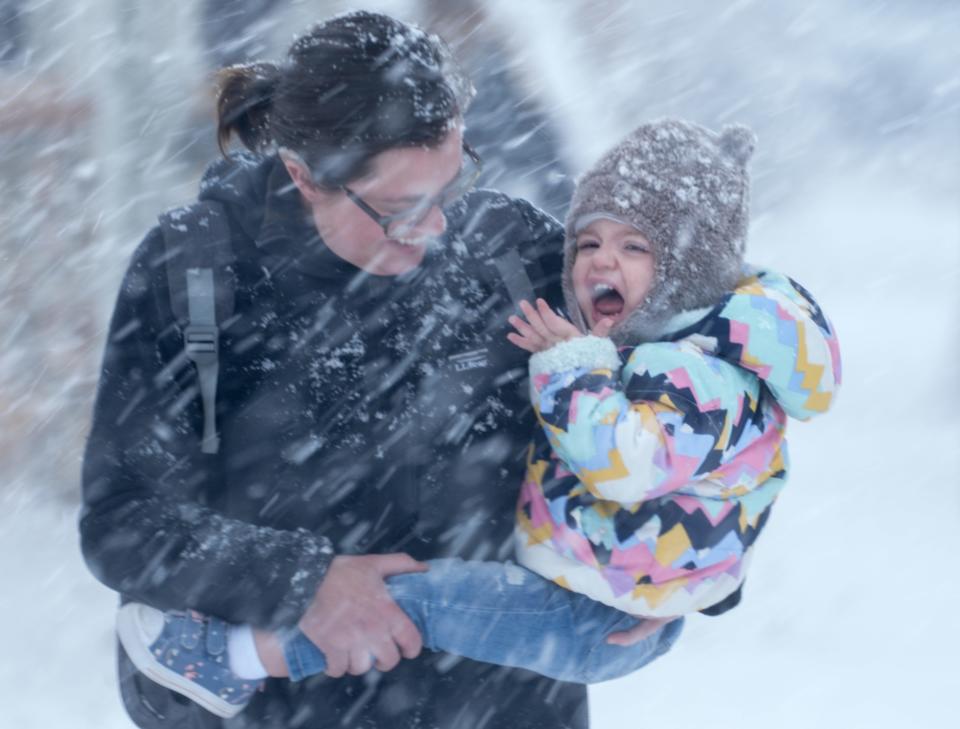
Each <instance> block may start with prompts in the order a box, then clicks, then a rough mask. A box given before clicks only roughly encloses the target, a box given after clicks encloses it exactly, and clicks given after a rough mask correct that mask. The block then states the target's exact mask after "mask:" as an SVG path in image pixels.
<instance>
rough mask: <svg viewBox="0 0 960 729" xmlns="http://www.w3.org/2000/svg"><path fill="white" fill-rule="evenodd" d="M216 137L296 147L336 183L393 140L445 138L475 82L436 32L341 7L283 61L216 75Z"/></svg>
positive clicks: (262, 146) (364, 167) (323, 178)
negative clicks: (431, 33)
mask: <svg viewBox="0 0 960 729" xmlns="http://www.w3.org/2000/svg"><path fill="white" fill-rule="evenodd" d="M218 81H219V94H218V99H217V112H218V120H217V139H218V142H219V144H220V150H221V152H223V153H224V155H226V148H227V145H228V144H229V141H230V137H231V136H232V135H234V134H236V135H237V136H238V137H239V138H240V141H241V142H243V144H244V146H245V147H247V148H248V149H249V150H251V151H253V152H264V151H269V150H274V149H277V148H280V147H284V148H287V149H290V150H292V151H293V152H296V153H297V154H298V155H299V156H300V157H301V158H302V159H303V160H304V162H305V163H306V164H307V165H309V166H310V169H311V171H312V173H313V177H314V180H315V181H316V182H317V183H318V184H320V185H324V186H326V187H337V186H339V185H342V184H344V183H346V182H348V181H350V180H352V179H355V178H356V177H359V176H361V175H363V174H365V173H366V172H367V171H368V170H369V166H370V161H371V160H372V158H373V157H375V156H376V155H378V154H380V153H381V152H384V151H386V150H388V149H392V148H395V147H413V146H424V145H425V146H434V145H437V144H439V143H440V142H441V141H442V140H443V139H444V137H446V135H447V133H448V132H449V131H450V130H451V128H452V126H453V125H454V123H456V121H457V120H458V119H459V118H461V117H462V116H463V114H464V113H465V111H466V106H467V104H468V103H469V99H470V95H471V94H472V87H471V86H470V83H469V81H468V80H467V79H466V78H465V77H464V76H463V74H462V73H461V72H460V70H459V69H458V68H456V67H455V65H454V64H453V62H452V59H451V57H450V54H449V51H448V49H447V48H446V46H445V45H444V43H443V41H441V40H440V39H439V38H438V37H436V36H428V35H427V34H426V33H424V32H423V31H422V30H420V29H419V28H417V27H415V26H411V25H408V24H406V23H402V22H400V21H398V20H394V19H393V18H390V17H388V16H386V15H380V14H378V13H370V12H366V11H359V12H353V13H348V14H345V15H339V16H336V17H334V18H331V19H330V20H327V21H325V22H323V23H320V24H319V25H316V26H314V27H313V28H311V29H310V30H309V31H308V32H307V33H306V34H305V35H303V36H301V37H300V38H298V39H297V40H296V41H294V43H293V45H292V46H291V47H290V50H289V52H288V54H287V59H286V61H285V62H284V63H282V64H274V63H253V64H248V65H243V66H232V67H230V68H225V69H223V70H222V71H220V73H219V76H218Z"/></svg>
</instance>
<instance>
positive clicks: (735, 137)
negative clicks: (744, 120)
mask: <svg viewBox="0 0 960 729" xmlns="http://www.w3.org/2000/svg"><path fill="white" fill-rule="evenodd" d="M756 147H757V135H756V134H754V133H753V132H752V131H750V129H749V128H747V127H745V126H744V125H743V124H728V125H727V126H725V127H724V128H723V131H722V132H721V133H720V149H722V150H723V151H724V152H726V153H727V154H728V155H730V157H732V158H733V159H735V160H736V161H737V162H738V163H740V164H741V165H745V164H746V163H747V161H748V160H749V159H750V158H751V157H752V156H753V150H754V149H756Z"/></svg>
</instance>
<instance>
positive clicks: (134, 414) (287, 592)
mask: <svg viewBox="0 0 960 729" xmlns="http://www.w3.org/2000/svg"><path fill="white" fill-rule="evenodd" d="M162 253H163V241H162V237H161V234H160V232H159V231H158V230H154V231H153V232H151V233H150V234H149V235H148V236H147V238H146V240H145V241H144V242H143V244H141V246H140V247H139V248H138V250H137V252H136V253H135V255H134V258H133V261H132V263H131V265H130V267H129V270H128V271H127V274H126V277H125V279H124V282H123V286H122V288H121V291H120V294H119V297H118V300H117V304H116V308H115V311H114V314H113V319H112V323H111V325H110V331H109V334H108V338H107V347H106V352H105V355H104V360H103V367H102V372H101V378H100V383H99V387H98V392H97V398H96V404H95V407H94V413H93V425H92V430H91V433H90V437H89V440H88V443H87V447H86V453H85V456H84V463H83V512H82V515H81V520H80V533H81V538H82V548H83V553H84V556H85V558H86V560H87V563H88V565H89V567H90V569H91V571H92V572H93V573H94V574H95V575H96V576H97V578H98V579H100V580H101V581H102V582H104V584H106V585H108V586H109V587H111V588H113V589H115V590H117V591H119V592H123V593H125V594H127V595H129V596H130V597H132V598H134V599H136V600H138V601H141V602H145V603H148V604H151V605H154V606H157V607H160V608H164V609H172V608H176V609H183V608H185V607H193V608H197V609H199V610H201V611H203V612H207V613H211V614H214V615H218V616H220V617H223V618H225V619H227V620H230V621H233V622H238V623H244V622H245V623H253V624H255V625H261V626H280V625H292V624H294V623H296V621H297V620H298V619H299V618H300V616H301V615H302V614H303V612H304V611H305V609H306V608H307V606H308V605H309V604H310V602H311V601H312V600H313V598H314V595H315V592H316V589H317V586H318V585H319V583H320V582H321V580H322V579H323V576H324V574H325V571H326V568H327V566H328V564H329V563H330V561H331V559H332V558H333V552H332V549H331V546H330V543H329V541H328V540H326V539H324V538H323V537H320V536H316V535H314V534H311V533H309V532H307V531H304V530H298V531H283V530H277V529H270V528H265V527H260V526H256V525H254V524H249V523H246V522H242V521H238V520H235V519H229V518H227V517H225V516H224V515H223V514H221V513H219V512H217V511H215V510H213V509H211V508H208V507H206V506H204V505H203V504H204V502H205V497H206V495H207V494H210V493H213V492H215V491H216V490H217V489H218V488H219V485H220V484H219V478H220V477H219V468H218V467H217V461H216V457H215V456H209V455H204V454H203V453H201V452H200V448H199V445H198V444H199V437H200V436H199V431H198V428H199V423H200V422H201V418H200V415H199V403H198V399H199V398H198V397H197V394H196V385H195V380H196V377H195V370H194V368H193V365H192V364H190V363H189V362H188V361H186V359H185V358H184V356H183V353H182V339H181V338H180V335H179V331H178V329H177V327H176V326H175V322H174V320H173V315H172V313H171V312H170V307H169V303H168V302H169V297H168V293H167V288H166V282H165V271H164V267H163V264H162V261H163V258H162Z"/></svg>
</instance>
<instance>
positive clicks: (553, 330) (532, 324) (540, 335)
mask: <svg viewBox="0 0 960 729" xmlns="http://www.w3.org/2000/svg"><path fill="white" fill-rule="evenodd" d="M520 309H521V311H523V314H524V316H526V317H527V319H528V320H529V324H528V323H527V322H526V321H524V320H523V319H522V318H521V317H519V316H511V317H510V318H509V319H508V320H507V321H509V322H510V324H512V325H513V326H514V328H515V329H516V330H517V331H516V332H510V333H509V334H508V335H507V339H509V340H510V341H511V342H512V343H513V344H516V345H517V346H518V347H520V349H525V350H526V351H528V352H531V353H536V352H542V351H543V350H545V349H550V347H552V346H553V345H555V344H559V343H560V342H565V341H567V340H568V339H573V338H574V337H581V336H583V334H582V333H581V332H580V330H579V329H577V328H576V327H575V326H574V325H573V324H571V323H570V322H568V321H567V320H566V319H564V318H563V317H562V316H560V315H559V314H557V313H556V312H555V311H553V310H552V309H551V308H550V306H549V305H548V304H547V302H546V301H544V300H543V299H537V305H536V307H534V306H532V305H531V304H530V303H529V302H527V301H521V302H520ZM612 327H613V320H611V319H601V320H600V321H598V322H597V324H596V325H595V326H594V327H593V334H595V335H596V336H598V337H605V336H607V335H608V334H609V333H610V329H611V328H612ZM517 332H519V334H518V333H517Z"/></svg>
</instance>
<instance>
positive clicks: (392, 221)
mask: <svg viewBox="0 0 960 729" xmlns="http://www.w3.org/2000/svg"><path fill="white" fill-rule="evenodd" d="M482 171H483V161H482V160H481V159H480V155H478V154H477V153H476V151H475V150H474V149H473V147H471V146H470V145H469V144H467V143H466V142H464V143H463V162H462V164H461V165H460V172H459V173H458V174H457V177H456V179H454V180H453V181H452V182H450V183H449V184H448V185H447V186H446V187H444V188H443V190H441V191H440V192H439V193H438V194H437V195H434V196H433V197H430V198H427V199H426V200H422V201H421V202H419V203H417V204H416V205H414V206H413V207H412V208H410V209H408V210H403V211H401V212H399V213H393V214H391V215H381V214H380V213H378V212H377V211H376V210H375V209H374V208H373V206H371V205H370V204H369V203H367V202H366V201H365V200H364V199H363V198H362V197H360V196H359V195H358V194H357V193H355V192H354V191H353V190H351V189H350V188H349V187H347V186H346V185H340V189H341V190H342V191H343V193H344V194H345V195H346V196H347V197H348V198H349V199H350V201H351V202H352V203H353V204H354V205H356V206H357V207H358V208H360V209H361V210H362V211H363V212H365V213H366V214H367V215H369V216H370V218H371V219H372V220H374V221H375V222H376V223H377V225H379V226H380V227H381V228H382V229H383V234H384V235H385V236H387V237H388V238H403V237H404V236H406V235H407V234H409V233H410V232H412V231H413V230H415V229H416V228H417V226H419V225H420V224H421V223H422V222H423V221H424V220H426V219H427V216H429V215H430V212H431V211H432V210H433V209H434V208H437V207H438V208H440V209H441V210H443V209H444V208H446V207H448V206H450V205H452V204H453V203H455V202H456V201H457V200H459V199H460V198H461V197H463V196H464V195H466V194H467V193H468V192H470V190H471V189H472V188H473V186H474V184H475V183H476V181H477V179H478V178H479V177H480V173H481V172H482Z"/></svg>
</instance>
